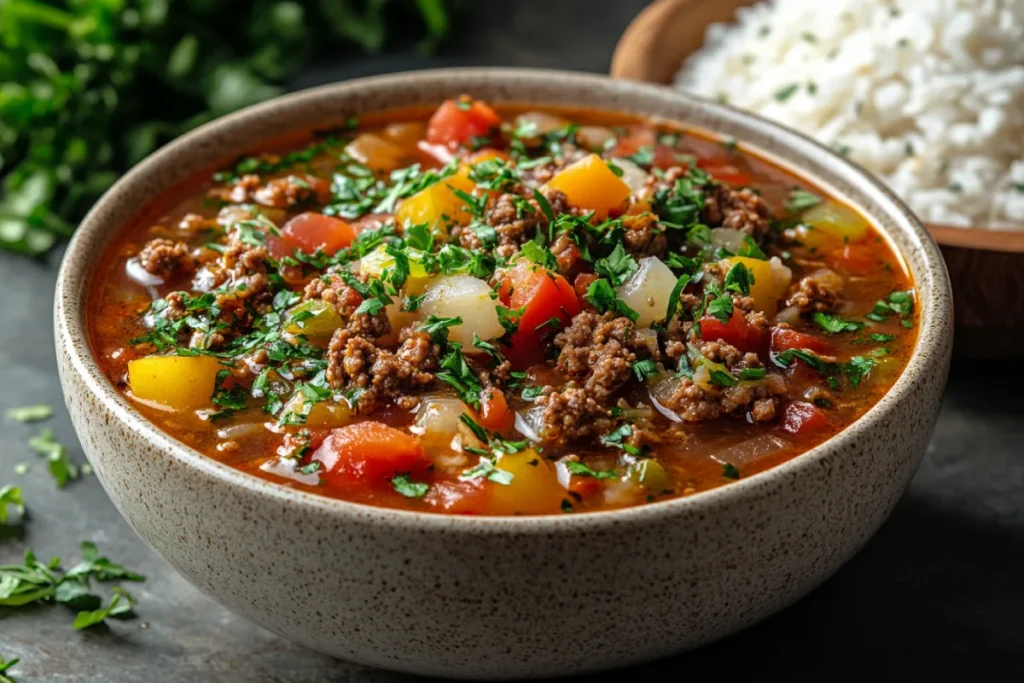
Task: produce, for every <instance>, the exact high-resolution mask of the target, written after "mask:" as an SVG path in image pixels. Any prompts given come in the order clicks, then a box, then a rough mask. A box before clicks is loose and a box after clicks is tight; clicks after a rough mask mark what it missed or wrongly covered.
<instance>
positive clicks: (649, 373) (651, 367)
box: [633, 358, 658, 382]
mask: <svg viewBox="0 0 1024 683" xmlns="http://www.w3.org/2000/svg"><path fill="white" fill-rule="evenodd" d="M633 374H635V375H636V378H637V379H638V380H640V381H641V382H646V381H647V380H648V379H650V378H651V377H654V376H655V375H656V374H658V364H657V363H655V362H654V361H653V360H651V359H649V358H645V359H643V360H638V361H636V362H635V363H633Z"/></svg>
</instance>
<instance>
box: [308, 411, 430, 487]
mask: <svg viewBox="0 0 1024 683" xmlns="http://www.w3.org/2000/svg"><path fill="white" fill-rule="evenodd" d="M310 460H312V461H318V462H320V463H321V465H322V467H321V470H322V472H323V478H324V481H325V482H326V483H327V484H328V485H331V486H344V485H346V484H352V483H357V482H381V481H385V480H388V479H391V478H392V477H394V476H396V475H398V474H402V473H406V472H408V473H413V474H415V473H422V472H423V471H424V470H425V469H426V467H427V465H428V461H427V459H426V457H425V456H424V454H423V448H422V447H421V446H420V441H419V439H417V438H416V437H415V436H412V435H411V434H406V433H405V432H402V431H399V430H397V429H395V428H393V427H388V426H387V425H385V424H383V423H381V422H357V423H356V424H351V425H346V426H345V427H341V428H339V429H333V430H331V433H330V435H328V436H327V438H326V439H324V442H323V443H322V444H321V445H320V447H319V448H317V449H316V450H315V451H314V452H313V455H312V456H310Z"/></svg>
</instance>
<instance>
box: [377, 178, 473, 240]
mask: <svg viewBox="0 0 1024 683" xmlns="http://www.w3.org/2000/svg"><path fill="white" fill-rule="evenodd" d="M475 187H476V183H474V182H473V181H472V180H470V179H469V169H468V168H467V167H466V166H462V168H460V169H459V170H458V172H456V173H455V174H454V175H450V176H448V177H447V178H442V179H441V180H439V181H438V182H436V183H434V184H433V185H431V186H429V187H426V188H424V189H422V190H420V191H419V192H417V193H416V194H414V195H412V196H411V197H406V198H405V199H403V200H402V202H401V203H400V204H399V205H398V211H396V212H395V219H396V220H397V221H398V224H399V225H401V226H405V225H417V224H419V223H426V224H428V225H429V226H430V227H431V228H445V227H446V226H448V225H449V224H451V225H466V224H468V223H469V221H470V220H471V219H472V216H471V215H470V213H469V212H468V211H467V210H466V205H465V203H464V202H463V201H462V200H461V199H459V197H458V196H457V195H456V194H455V192H453V190H461V191H462V192H466V193H467V194H468V193H472V192H473V188H475Z"/></svg>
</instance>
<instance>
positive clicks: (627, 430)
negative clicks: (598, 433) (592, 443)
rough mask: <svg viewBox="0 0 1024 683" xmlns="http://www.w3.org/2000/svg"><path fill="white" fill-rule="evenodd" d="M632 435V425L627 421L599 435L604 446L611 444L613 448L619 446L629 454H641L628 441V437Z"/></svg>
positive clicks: (641, 452)
mask: <svg viewBox="0 0 1024 683" xmlns="http://www.w3.org/2000/svg"><path fill="white" fill-rule="evenodd" d="M631 436H633V425H631V424H629V423H628V422H627V423H625V424H623V425H620V426H619V427H618V428H616V429H614V430H612V431H610V432H608V433H607V434H605V435H604V436H602V437H601V443H602V444H604V445H605V446H612V447H614V448H620V449H622V450H624V451H625V452H627V453H629V454H630V455H642V454H643V451H641V450H640V449H639V448H637V447H636V446H634V445H632V444H630V443H628V441H627V440H628V439H629V438H630V437H631Z"/></svg>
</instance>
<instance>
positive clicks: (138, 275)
mask: <svg viewBox="0 0 1024 683" xmlns="http://www.w3.org/2000/svg"><path fill="white" fill-rule="evenodd" d="M124 271H125V273H126V274H127V275H128V277H130V278H131V279H132V280H134V281H135V282H138V283H139V284H140V285H142V286H143V287H158V286H160V285H162V284H163V283H164V279H163V278H162V277H160V276H158V275H153V273H151V272H149V271H148V270H146V269H145V268H143V267H142V264H141V263H140V262H139V259H138V258H137V257H132V258H130V259H128V262H127V263H125V264H124Z"/></svg>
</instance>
